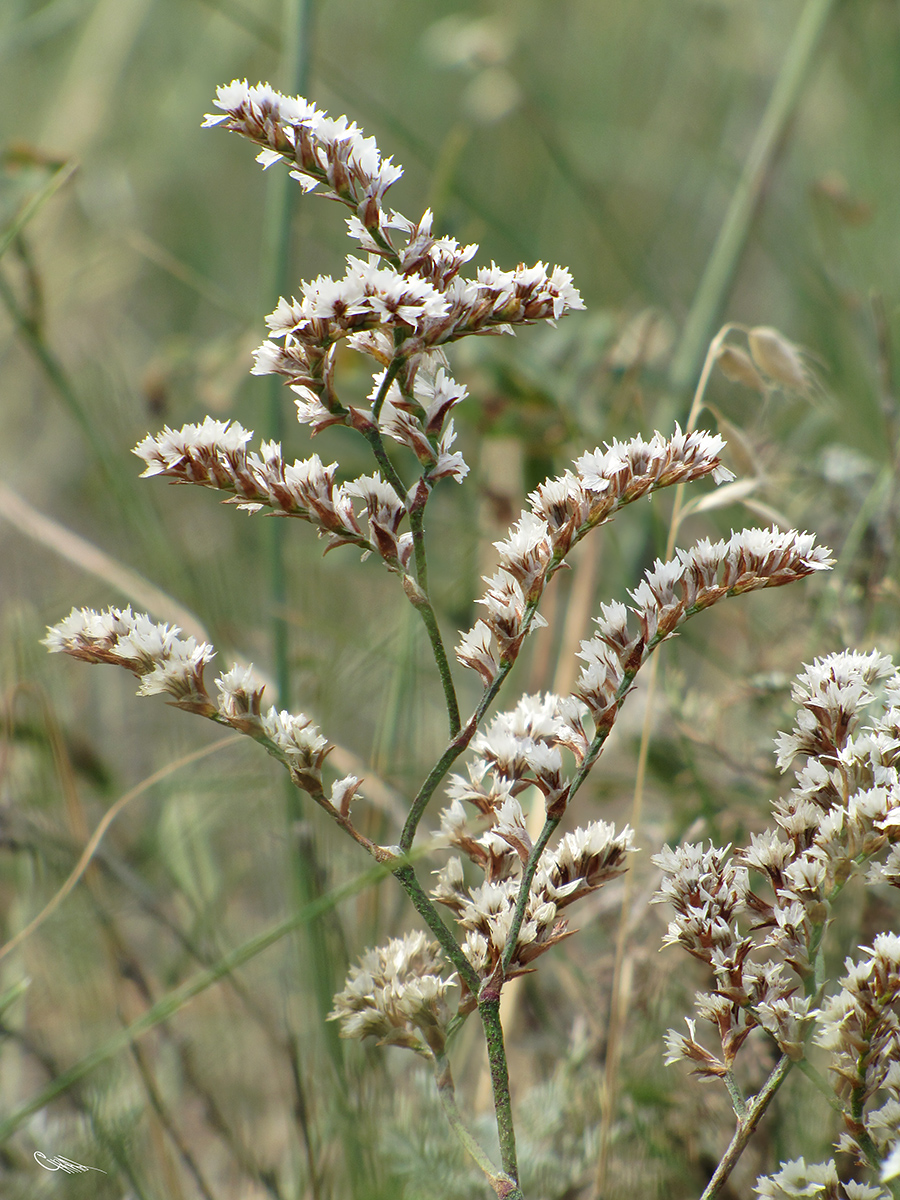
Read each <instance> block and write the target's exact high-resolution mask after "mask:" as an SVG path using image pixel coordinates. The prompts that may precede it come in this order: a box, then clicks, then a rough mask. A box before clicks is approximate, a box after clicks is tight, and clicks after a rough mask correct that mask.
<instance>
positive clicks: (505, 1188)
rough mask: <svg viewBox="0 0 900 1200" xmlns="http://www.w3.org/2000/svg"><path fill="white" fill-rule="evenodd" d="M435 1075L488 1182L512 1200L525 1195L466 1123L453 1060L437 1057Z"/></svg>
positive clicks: (453, 1123)
mask: <svg viewBox="0 0 900 1200" xmlns="http://www.w3.org/2000/svg"><path fill="white" fill-rule="evenodd" d="M434 1079H435V1083H436V1084H437V1091H438V1098H439V1099H440V1102H441V1107H442V1108H443V1110H444V1115H445V1116H446V1118H447V1121H448V1122H449V1124H450V1128H451V1129H452V1130H453V1132H454V1133H455V1134H456V1137H457V1139H458V1141H459V1142H460V1144H461V1146H462V1147H463V1149H464V1150H465V1151H466V1153H467V1154H468V1155H470V1156H471V1158H472V1159H474V1161H475V1163H476V1164H477V1165H478V1167H479V1168H480V1169H481V1171H482V1172H483V1173H484V1174H485V1175H486V1176H487V1179H488V1182H489V1183H490V1185H491V1187H492V1188H493V1189H494V1191H495V1192H496V1193H497V1195H498V1196H503V1197H506V1198H507V1200H510V1198H511V1197H513V1196H517V1195H518V1196H521V1192H519V1190H518V1188H517V1187H516V1185H515V1182H514V1181H513V1180H512V1179H510V1178H509V1176H508V1175H505V1174H503V1173H501V1172H499V1171H498V1170H497V1168H496V1166H495V1165H494V1164H493V1163H492V1162H491V1160H490V1158H489V1157H488V1155H487V1153H486V1152H485V1150H484V1148H483V1147H482V1146H481V1145H480V1144H479V1143H478V1142H477V1141H476V1140H475V1138H474V1137H473V1136H472V1134H471V1133H470V1132H469V1130H468V1128H467V1127H466V1124H465V1122H464V1121H463V1119H462V1116H461V1114H460V1111H459V1105H458V1104H457V1103H456V1088H455V1087H454V1086H453V1076H452V1074H451V1073H450V1063H449V1062H448V1060H447V1059H446V1058H445V1057H444V1056H443V1055H441V1056H440V1057H435V1059H434Z"/></svg>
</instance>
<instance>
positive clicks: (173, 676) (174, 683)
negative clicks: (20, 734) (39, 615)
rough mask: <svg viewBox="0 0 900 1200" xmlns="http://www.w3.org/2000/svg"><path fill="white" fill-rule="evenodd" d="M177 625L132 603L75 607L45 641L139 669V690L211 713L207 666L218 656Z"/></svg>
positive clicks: (58, 649) (90, 658) (54, 648)
mask: <svg viewBox="0 0 900 1200" xmlns="http://www.w3.org/2000/svg"><path fill="white" fill-rule="evenodd" d="M180 633H181V630H180V629H179V628H178V626H177V625H161V624H160V625H158V624H156V623H154V622H153V621H151V620H150V618H149V617H148V616H147V615H146V614H145V613H133V612H132V611H131V606H130V605H129V607H128V608H109V609H107V610H106V611H105V612H100V613H98V612H94V610H93V609H90V608H73V609H72V611H71V612H70V613H69V615H68V616H67V617H66V618H65V619H64V620H62V621H60V622H59V624H58V625H53V626H51V627H49V628H48V630H47V636H46V637H45V638H44V639H43V645H45V646H46V647H47V649H48V650H49V651H50V653H51V654H58V653H64V654H70V655H71V656H72V657H73V658H80V659H82V660H83V661H84V662H89V663H113V664H115V665H116V666H120V667H125V668H126V669H127V670H129V671H131V672H132V674H134V675H136V676H137V677H138V678H139V679H140V681H141V686H140V688H139V689H138V695H139V696H152V695H156V694H158V693H161V694H164V695H168V696H171V697H172V700H171V703H172V704H175V705H177V706H178V707H179V708H186V709H188V710H190V711H193V712H200V713H202V714H203V715H204V716H209V715H210V711H211V710H214V708H215V706H214V705H212V704H211V702H210V699H209V695H208V694H207V691H206V686H205V684H204V682H203V670H204V667H205V666H206V664H207V663H208V662H210V661H211V660H212V659H213V657H214V656H215V650H213V648H212V646H210V645H209V643H207V642H199V643H198V642H197V639H196V638H192V637H189V638H180V637H179V636H178V635H179V634H180Z"/></svg>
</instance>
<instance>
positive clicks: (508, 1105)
mask: <svg viewBox="0 0 900 1200" xmlns="http://www.w3.org/2000/svg"><path fill="white" fill-rule="evenodd" d="M478 1013H479V1016H480V1017H481V1023H482V1025H483V1026H484V1039H485V1042H486V1043H487V1051H488V1061H489V1062H490V1067H491V1088H492V1090H493V1093H494V1112H495V1114H496V1117H497V1135H498V1137H499V1139H500V1161H501V1162H502V1164H503V1170H504V1171H505V1172H506V1173H507V1175H509V1176H510V1178H511V1179H513V1180H514V1181H515V1184H516V1185H518V1182H519V1167H518V1163H517V1161H516V1131H515V1128H514V1127H513V1119H512V1101H511V1098H510V1094H509V1070H508V1068H507V1064H506V1047H505V1045H504V1043H503V1026H502V1024H501V1023H500V985H499V984H498V983H496V982H493V981H488V983H486V984H485V985H484V987H483V988H482V989H481V994H480V996H479V997H478Z"/></svg>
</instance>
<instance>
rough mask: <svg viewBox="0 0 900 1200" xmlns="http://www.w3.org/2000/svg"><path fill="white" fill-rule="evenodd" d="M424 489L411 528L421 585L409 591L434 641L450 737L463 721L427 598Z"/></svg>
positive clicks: (414, 506) (412, 514)
mask: <svg viewBox="0 0 900 1200" xmlns="http://www.w3.org/2000/svg"><path fill="white" fill-rule="evenodd" d="M420 490H422V491H424V493H425V495H424V498H423V500H422V502H421V504H420V503H417V502H413V504H412V505H411V506H410V508H409V527H410V529H411V531H412V535H413V548H414V551H415V556H416V582H417V583H418V585H419V590H418V593H416V594H415V596H413V595H412V594H410V593H407V594H408V595H409V598H410V601H411V603H412V605H413V607H414V608H415V609H416V611H417V612H418V614H419V616H420V617H421V618H422V621H423V622H424V624H425V628H426V630H427V631H428V640H429V641H430V642H431V653H432V654H433V655H434V661H435V665H436V666H437V669H438V674H439V675H440V677H441V686H442V687H443V689H444V703H445V704H446V705H447V719H448V721H449V723H450V737H451V738H455V737H456V736H457V734H458V733H459V731H460V726H461V722H460V719H459V701H458V700H457V698H456V688H455V687H454V686H453V675H452V673H451V671H450V663H449V661H448V659H447V651H446V650H445V648H444V642H443V639H442V638H441V630H440V626H439V625H438V621H437V615H436V613H435V611H434V609H433V608H432V605H431V601H430V600H429V598H428V559H427V557H426V553H425V527H424V518H425V503H426V501H427V488H420Z"/></svg>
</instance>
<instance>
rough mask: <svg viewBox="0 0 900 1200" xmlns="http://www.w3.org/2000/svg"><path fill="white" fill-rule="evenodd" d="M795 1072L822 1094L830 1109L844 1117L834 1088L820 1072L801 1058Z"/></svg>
mask: <svg viewBox="0 0 900 1200" xmlns="http://www.w3.org/2000/svg"><path fill="white" fill-rule="evenodd" d="M797 1070H798V1071H801V1072H802V1073H803V1074H804V1075H805V1076H806V1078H807V1079H808V1080H809V1081H810V1083H811V1084H812V1085H813V1087H814V1088H815V1089H816V1090H817V1091H819V1092H821V1093H822V1095H823V1096H824V1097H825V1099H826V1100H827V1102H828V1104H829V1105H830V1107H831V1108H833V1109H834V1111H835V1112H836V1113H838V1114H839V1115H840V1116H844V1114H845V1113H846V1111H847V1110H846V1109H845V1108H844V1106H843V1104H841V1102H840V1100H839V1099H838V1098H837V1096H836V1095H835V1094H834V1088H833V1087H832V1086H831V1085H830V1084H829V1082H828V1080H827V1079H826V1078H825V1077H824V1076H823V1075H822V1073H821V1072H820V1071H817V1070H816V1068H815V1067H814V1066H813V1065H812V1063H811V1062H810V1061H809V1059H808V1058H801V1059H799V1060H798V1062H797Z"/></svg>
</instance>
